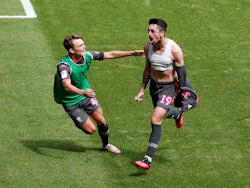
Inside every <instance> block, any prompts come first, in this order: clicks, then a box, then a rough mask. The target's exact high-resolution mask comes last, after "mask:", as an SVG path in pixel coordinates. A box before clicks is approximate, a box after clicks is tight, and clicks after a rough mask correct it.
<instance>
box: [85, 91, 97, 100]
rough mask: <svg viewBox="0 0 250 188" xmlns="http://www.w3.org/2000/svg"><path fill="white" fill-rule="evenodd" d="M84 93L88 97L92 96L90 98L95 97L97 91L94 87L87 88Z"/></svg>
mask: <svg viewBox="0 0 250 188" xmlns="http://www.w3.org/2000/svg"><path fill="white" fill-rule="evenodd" d="M83 95H84V96H86V97H90V98H93V97H95V96H96V94H95V92H94V90H93V89H86V90H83Z"/></svg>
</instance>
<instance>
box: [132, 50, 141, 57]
mask: <svg viewBox="0 0 250 188" xmlns="http://www.w3.org/2000/svg"><path fill="white" fill-rule="evenodd" d="M133 56H144V50H135V51H134V52H133Z"/></svg>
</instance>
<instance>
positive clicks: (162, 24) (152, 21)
mask: <svg viewBox="0 0 250 188" xmlns="http://www.w3.org/2000/svg"><path fill="white" fill-rule="evenodd" d="M148 24H149V25H150V24H156V25H158V26H159V29H160V31H165V32H166V31H167V27H168V24H167V23H166V22H165V21H164V20H162V19H160V18H151V19H150V20H149V22H148Z"/></svg>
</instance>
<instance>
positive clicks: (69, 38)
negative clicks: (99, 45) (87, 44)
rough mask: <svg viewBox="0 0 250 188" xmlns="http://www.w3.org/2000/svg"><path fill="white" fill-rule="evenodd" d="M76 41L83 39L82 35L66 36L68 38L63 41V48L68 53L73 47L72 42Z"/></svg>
mask: <svg viewBox="0 0 250 188" xmlns="http://www.w3.org/2000/svg"><path fill="white" fill-rule="evenodd" d="M74 39H83V38H82V36H81V35H77V34H71V35H68V36H66V38H65V39H64V40H63V46H64V48H65V49H66V50H67V51H69V49H70V48H72V47H73V43H72V40H74Z"/></svg>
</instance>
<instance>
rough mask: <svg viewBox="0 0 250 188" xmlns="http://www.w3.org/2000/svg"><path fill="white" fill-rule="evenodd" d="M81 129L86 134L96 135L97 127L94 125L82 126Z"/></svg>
mask: <svg viewBox="0 0 250 188" xmlns="http://www.w3.org/2000/svg"><path fill="white" fill-rule="evenodd" d="M80 129H81V130H82V131H83V132H84V133H86V134H94V133H95V132H96V127H95V126H94V125H86V124H84V125H82V126H81V127H80Z"/></svg>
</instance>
